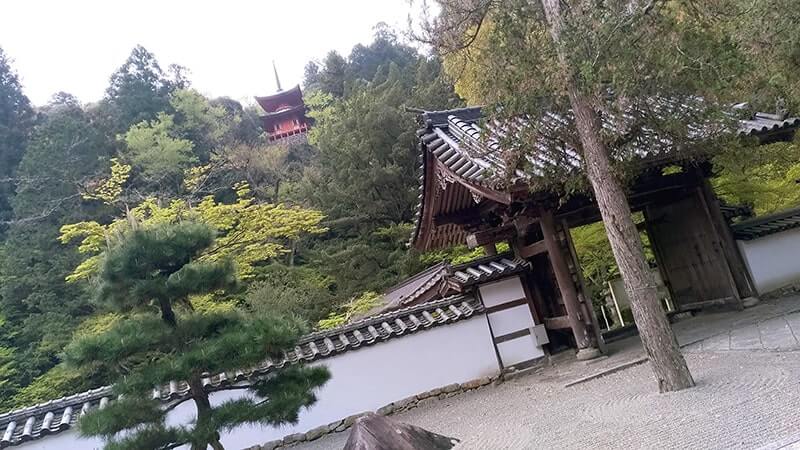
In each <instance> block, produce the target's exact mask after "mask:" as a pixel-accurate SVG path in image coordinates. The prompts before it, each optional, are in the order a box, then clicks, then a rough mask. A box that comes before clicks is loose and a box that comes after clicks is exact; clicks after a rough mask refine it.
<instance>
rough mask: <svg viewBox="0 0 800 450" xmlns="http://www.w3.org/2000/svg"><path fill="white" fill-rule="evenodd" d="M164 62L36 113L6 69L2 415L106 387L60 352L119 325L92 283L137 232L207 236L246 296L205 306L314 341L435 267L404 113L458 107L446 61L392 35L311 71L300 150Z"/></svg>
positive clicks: (123, 73) (1, 191)
mask: <svg viewBox="0 0 800 450" xmlns="http://www.w3.org/2000/svg"><path fill="white" fill-rule="evenodd" d="M162 63H163V61H158V60H157V58H156V56H155V55H153V54H151V53H150V52H148V51H147V50H146V49H144V48H142V47H137V48H135V49H133V51H132V52H131V54H130V57H129V58H128V60H127V61H125V62H124V63H123V64H122V65H121V66H120V68H119V69H118V70H117V71H116V72H115V73H113V74H111V77H110V83H109V86H108V87H107V89H106V93H105V96H104V98H103V99H102V100H101V101H99V102H97V103H94V104H82V103H80V102H79V101H78V99H76V98H74V97H72V96H70V95H69V94H67V93H61V94H58V95H56V96H54V97H53V99H52V100H51V101H50V103H49V104H47V105H46V106H43V107H40V108H34V107H33V106H32V105H31V104H30V102H29V101H28V100H27V98H26V97H25V94H24V90H23V86H21V85H20V83H19V80H18V78H17V77H16V75H15V72H14V70H13V67H11V66H12V64H11V62H10V57H9V56H6V55H4V54H2V53H0V90H2V92H0V160H1V161H2V164H0V220H2V222H1V223H2V225H0V243H1V244H2V247H0V248H2V259H0V380H2V381H0V410H5V409H8V408H12V407H18V406H23V405H26V404H31V403H35V402H38V401H43V400H47V399H51V398H55V397H58V396H61V395H65V394H69V393H73V392H78V391H81V390H84V389H87V388H90V387H93V386H98V385H102V384H104V383H105V382H106V381H105V375H104V374H103V373H99V372H92V371H91V370H88V371H86V372H85V373H78V372H76V371H71V370H66V369H65V367H64V366H63V365H61V364H60V361H61V356H60V353H61V352H62V350H63V348H64V346H65V345H66V344H67V343H69V342H70V340H71V339H72V338H73V336H74V335H76V334H78V335H85V334H92V333H98V332H100V331H103V330H105V329H107V328H108V327H109V326H110V325H111V324H113V323H115V322H116V321H118V320H124V317H123V316H121V315H120V314H116V313H109V312H107V311H105V310H103V309H102V308H101V307H99V306H97V303H96V302H94V301H93V297H94V292H95V290H94V289H93V286H91V284H90V281H89V280H90V279H91V275H92V274H93V273H95V271H96V269H97V262H98V261H97V255H98V254H99V253H100V252H101V251H102V250H103V249H104V248H105V245H106V244H105V242H106V241H107V240H108V239H109V238H110V237H113V236H115V235H116V234H118V233H121V232H122V231H123V230H124V229H127V228H130V227H135V226H139V225H141V224H149V223H161V222H174V221H180V220H183V219H191V220H199V221H202V222H205V223H208V224H210V225H211V226H212V227H213V228H214V229H215V230H216V231H217V234H218V236H219V238H218V241H217V243H216V245H215V247H214V248H213V249H211V250H210V251H207V252H206V254H205V255H204V256H203V257H204V258H208V259H216V258H222V257H226V258H230V259H233V260H234V261H235V262H236V264H237V268H238V271H239V276H240V278H241V279H243V280H244V283H243V286H242V288H241V289H240V290H239V291H238V293H236V294H235V295H229V296H225V297H220V296H217V295H209V296H206V297H205V298H202V299H197V300H196V301H193V303H194V304H195V305H198V304H199V305H203V306H202V307H203V308H209V309H218V308H252V309H255V310H261V311H263V310H269V311H280V312H288V313H292V314H296V315H299V316H300V317H302V318H303V319H305V320H306V321H307V322H309V323H311V324H314V323H317V322H318V321H319V320H321V319H324V318H326V317H328V316H329V315H331V314H333V316H332V319H333V322H332V323H338V322H337V321H341V320H342V318H343V317H344V316H345V315H346V312H347V310H346V309H347V308H346V307H345V308H344V309H340V307H341V306H342V305H344V304H345V303H348V302H350V301H351V300H353V299H358V297H361V300H362V303H363V301H364V299H366V301H367V302H368V303H369V302H370V301H371V300H370V299H372V300H374V299H375V298H376V296H375V295H374V294H369V293H368V292H369V291H379V290H380V289H382V288H385V287H387V286H389V285H391V284H393V283H394V282H396V281H397V280H398V279H400V278H401V277H403V276H405V275H407V274H409V273H413V272H414V271H416V270H418V269H419V268H421V267H423V266H424V264H425V262H424V261H421V259H420V257H419V255H414V254H411V253H409V252H408V251H407V250H406V246H405V244H406V241H407V239H408V236H409V232H410V224H409V222H410V220H411V218H412V215H413V212H414V211H413V208H414V206H415V202H416V184H417V178H416V177H417V174H416V165H417V162H416V160H417V154H416V150H415V137H414V130H415V127H416V125H415V122H414V120H415V118H414V115H413V114H411V113H408V112H406V111H405V109H404V108H405V107H406V106H413V107H422V108H431V109H443V108H451V107H456V106H459V105H461V104H462V103H461V101H460V100H459V98H458V96H457V95H456V94H455V93H454V91H453V89H452V87H451V85H450V84H449V83H447V82H446V81H445V80H444V78H443V76H442V69H441V64H440V62H439V61H438V60H437V59H435V58H430V57H426V56H423V55H421V54H420V53H418V51H417V50H416V49H415V48H412V47H410V46H408V45H406V44H404V43H401V42H399V41H398V39H397V38H396V36H395V35H394V34H393V33H392V32H391V31H390V30H388V29H386V28H382V27H379V28H378V32H377V33H376V35H375V39H374V42H372V43H371V44H370V45H366V46H365V45H357V46H356V47H354V48H353V50H352V52H351V54H350V55H348V56H346V57H345V56H342V55H339V54H338V53H336V52H331V53H330V54H328V55H327V56H326V57H325V59H324V60H323V61H322V62H321V63H320V64H315V63H309V65H308V66H307V68H306V78H305V80H303V85H304V94H305V97H306V103H307V104H308V105H309V108H310V113H309V114H310V115H311V116H312V117H313V118H314V119H315V121H316V125H315V127H314V129H313V131H312V132H311V134H310V136H309V144H295V145H269V144H268V142H267V141H266V139H265V136H264V135H263V134H262V132H261V128H260V126H259V119H258V113H259V111H258V110H257V109H256V107H252V106H243V105H241V104H240V103H238V102H236V101H234V100H231V99H228V98H214V99H211V98H206V97H205V96H203V95H202V94H200V93H199V92H197V91H195V90H193V89H192V87H191V80H190V79H188V78H187V77H186V76H185V75H184V70H183V69H182V68H180V67H179V66H169V67H168V68H166V69H165V68H163V67H164V66H162ZM264 85H265V89H268V86H270V85H271V83H270V82H269V80H265V81H264ZM253 94H257V93H253ZM364 293H367V294H366V295H362V294H364ZM195 307H197V306H195ZM329 323H331V322H329Z"/></svg>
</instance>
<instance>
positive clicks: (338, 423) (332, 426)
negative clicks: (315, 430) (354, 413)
mask: <svg viewBox="0 0 800 450" xmlns="http://www.w3.org/2000/svg"><path fill="white" fill-rule="evenodd" d="M342 425H344V420H338V421H336V422H332V423H329V424H328V432H329V433H331V432H333V431H336V429H337V428H339V427H340V426H342Z"/></svg>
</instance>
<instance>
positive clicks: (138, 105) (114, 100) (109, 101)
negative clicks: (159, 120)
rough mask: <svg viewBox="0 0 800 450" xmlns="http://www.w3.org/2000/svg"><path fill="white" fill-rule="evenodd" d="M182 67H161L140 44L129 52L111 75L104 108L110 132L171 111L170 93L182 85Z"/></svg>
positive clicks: (184, 82)
mask: <svg viewBox="0 0 800 450" xmlns="http://www.w3.org/2000/svg"><path fill="white" fill-rule="evenodd" d="M186 84H187V81H186V80H185V79H184V78H183V74H182V68H180V67H178V66H170V68H169V71H168V72H165V71H164V70H162V69H161V66H160V65H159V64H158V61H157V60H156V58H155V56H154V55H153V54H152V53H150V52H149V51H147V49H145V48H144V47H142V46H136V48H134V49H133V51H131V54H130V56H129V57H128V59H127V60H126V61H125V63H124V64H123V65H122V66H121V67H120V68H119V69H117V71H116V72H114V73H113V74H112V75H111V80H110V84H109V86H108V89H106V98H105V103H104V105H103V106H104V107H105V108H107V109H108V110H109V111H108V112H109V113H110V114H109V115H110V128H111V130H112V135H113V134H115V133H120V132H124V131H125V130H127V129H128V128H129V127H130V126H131V125H134V124H138V123H141V122H145V121H151V120H155V119H156V116H157V115H158V114H159V113H163V112H166V113H171V112H172V111H171V108H170V104H169V98H170V94H172V92H173V91H175V90H177V89H181V88H184V87H185V86H186Z"/></svg>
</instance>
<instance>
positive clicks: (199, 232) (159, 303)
mask: <svg viewBox="0 0 800 450" xmlns="http://www.w3.org/2000/svg"><path fill="white" fill-rule="evenodd" d="M134 228H135V227H134ZM213 242H214V234H213V232H212V230H210V229H209V228H208V227H207V226H205V225H202V224H197V223H178V224H164V225H160V226H157V227H151V228H145V229H134V230H133V231H131V232H130V233H129V234H128V235H126V236H125V237H124V238H123V239H121V240H120V242H119V243H117V244H114V245H112V246H111V247H110V248H109V250H107V251H106V253H105V255H104V260H103V265H102V268H101V272H100V274H99V276H98V279H97V280H96V282H97V292H98V300H99V302H100V303H103V304H106V305H108V306H111V307H112V308H114V309H115V310H117V311H123V312H126V313H127V314H128V318H127V319H126V320H123V321H120V322H118V323H117V324H116V325H115V326H113V327H112V328H111V329H109V330H108V331H106V332H105V333H102V334H99V335H94V336H89V337H86V338H83V339H80V340H77V341H74V342H73V343H71V344H70V345H69V346H68V347H67V349H66V352H65V353H66V358H65V359H66V361H67V362H68V363H70V364H73V365H78V366H101V367H104V368H108V369H112V370H114V371H115V373H116V374H117V375H118V378H117V380H116V383H115V384H114V389H115V391H116V393H117V394H120V395H122V397H121V398H120V399H118V400H117V401H115V402H112V403H111V404H110V405H109V406H107V407H106V408H104V409H102V410H95V411H92V412H90V413H88V414H86V415H85V416H83V417H82V419H81V421H80V431H81V433H83V434H84V435H88V436H101V437H103V438H105V439H106V440H107V445H106V448H109V449H131V450H134V449H143V448H147V449H169V448H174V447H177V446H180V445H184V444H189V445H190V446H191V448H192V449H205V448H207V447H208V446H209V445H210V446H211V447H212V448H214V449H215V450H216V449H222V448H223V446H222V443H221V442H220V435H219V432H220V431H222V430H228V429H232V428H234V427H236V426H237V425H240V424H244V423H260V424H269V425H278V424H283V423H287V422H295V421H296V420H297V418H298V413H299V410H300V408H302V407H308V406H310V405H311V404H313V403H314V402H315V401H316V397H315V396H314V393H313V390H314V389H315V388H317V387H319V386H321V385H322V384H324V383H325V382H326V381H327V380H328V378H329V374H328V371H327V370H326V369H325V368H319V367H313V368H312V367H303V366H291V367H287V368H283V369H280V370H277V371H273V372H271V373H269V374H268V375H267V376H264V377H261V378H258V379H252V380H251V381H249V382H248V384H247V385H246V386H239V385H228V386H225V387H222V388H218V389H243V390H249V391H250V392H251V393H253V394H255V396H256V398H253V397H243V398H240V399H236V400H229V401H226V402H224V403H222V404H220V405H217V406H212V405H211V403H210V401H209V389H208V388H206V387H204V383H203V379H204V378H205V377H208V376H209V375H213V374H219V373H222V372H227V371H234V370H238V369H242V370H245V369H247V368H250V367H254V366H256V365H258V364H259V363H260V362H262V361H264V360H265V359H266V358H270V357H271V358H277V357H280V356H281V355H282V353H283V352H284V351H285V350H288V349H290V348H292V347H293V346H294V345H295V342H296V341H297V339H298V338H299V337H300V335H301V333H302V332H303V327H302V325H301V324H300V323H298V322H297V321H295V320H290V319H282V318H277V317H267V316H252V315H247V314H244V313H243V312H241V311H235V310H233V311H230V310H228V311H225V310H222V311H212V312H199V311H194V310H193V308H192V303H191V296H192V295H198V294H206V293H211V292H215V291H219V290H230V289H231V288H233V287H234V286H235V285H236V277H235V275H234V270H233V266H232V264H231V263H230V262H227V261H206V260H204V259H201V258H199V256H200V255H201V253H202V252H203V251H204V250H206V249H208V248H209V247H210V246H211V245H212V244H213ZM178 380H183V381H184V382H186V384H187V385H188V392H187V393H186V395H185V396H183V397H180V398H178V399H176V400H173V401H171V402H170V403H169V404H167V405H165V404H163V403H162V402H161V400H158V399H153V398H152V390H153V388H154V387H157V386H162V385H164V384H166V383H169V382H170V381H178ZM186 401H193V402H194V404H195V407H196V410H197V416H196V420H195V421H194V422H193V423H191V424H184V425H180V426H169V425H167V424H166V422H165V420H166V415H167V413H168V411H169V410H171V409H172V408H174V407H176V406H177V405H178V404H180V403H183V402H186Z"/></svg>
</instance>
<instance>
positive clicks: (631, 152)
mask: <svg viewBox="0 0 800 450" xmlns="http://www.w3.org/2000/svg"><path fill="white" fill-rule="evenodd" d="M698 101H700V102H702V100H698ZM661 103H664V108H666V109H667V110H669V111H672V110H676V111H678V112H681V111H683V110H687V109H691V107H690V106H687V105H682V104H677V106H675V105H673V103H676V102H668V101H662V102H661ZM745 106H746V105H744V104H743V105H738V106H737V107H736V108H735V109H742V108H744V107H745ZM670 108H671V109H670ZM421 119H422V120H421V121H422V123H423V125H424V128H423V129H421V130H419V131H418V133H417V135H418V137H419V149H420V157H421V160H422V166H421V167H420V169H421V172H422V173H421V176H420V193H419V203H418V205H417V214H416V215H415V218H414V230H413V231H412V234H411V243H414V242H416V241H417V239H419V236H420V227H421V226H422V223H423V221H429V220H431V217H432V216H431V214H432V213H430V212H429V213H424V208H425V203H426V202H425V196H426V195H429V194H430V193H426V192H425V189H424V186H425V185H426V181H425V176H426V174H428V173H435V172H434V171H433V170H432V168H427V169H428V170H426V167H425V164H426V161H427V158H426V154H429V155H431V156H432V157H433V158H434V161H436V162H438V164H439V166H440V167H441V168H444V170H446V171H447V172H448V173H447V174H446V175H445V176H446V177H447V178H448V179H458V180H459V181H460V182H461V183H462V184H463V185H464V186H466V188H467V189H470V190H473V192H474V193H475V194H476V195H478V196H480V195H482V193H481V192H478V188H479V187H485V188H489V189H491V190H495V191H499V192H500V191H508V190H509V189H514V188H516V187H518V186H519V185H523V184H531V182H532V181H535V180H536V178H537V177H541V176H543V175H544V174H554V173H561V174H572V173H574V172H575V171H578V170H580V167H581V157H580V155H579V154H578V153H577V152H576V151H575V150H574V149H572V148H571V147H569V146H568V145H566V144H564V143H563V142H562V141H563V139H560V138H559V137H558V136H559V132H561V133H563V130H564V127H565V124H566V123H568V122H569V121H570V118H569V117H562V116H559V115H556V114H545V115H544V116H543V117H542V118H541V119H540V120H539V121H538V122H537V123H536V124H530V123H527V122H525V121H524V120H520V121H517V122H514V123H512V124H511V125H509V126H500V125H498V124H496V123H494V124H491V123H490V125H491V126H490V127H488V128H487V129H484V128H486V127H484V128H482V127H481V126H479V125H478V121H479V120H480V119H481V109H480V108H477V107H473V108H463V109H454V110H447V111H431V112H425V113H422V115H421ZM612 122H613V121H608V123H604V127H606V128H608V127H615V126H616V124H615V123H612ZM796 128H800V117H792V118H786V117H784V116H783V115H778V114H767V113H755V114H754V115H753V116H752V117H751V118H750V119H747V120H739V121H738V128H737V129H736V133H737V134H739V135H742V136H757V137H759V138H762V139H766V140H769V138H770V137H771V136H774V135H775V134H776V133H777V134H780V133H788V132H792V131H793V130H795V129H796ZM533 129H535V130H537V133H539V134H541V136H539V137H538V138H531V139H532V142H533V145H534V147H535V148H536V149H540V150H542V151H533V152H528V153H526V154H525V155H524V158H523V161H522V165H519V166H517V167H516V168H514V170H513V173H509V172H510V171H509V168H508V167H507V159H506V157H505V156H506V155H505V154H504V153H505V152H504V149H503V148H502V147H501V145H500V143H499V141H498V139H499V136H501V135H503V134H507V133H515V132H517V131H521V130H533ZM559 130H560V131H559ZM703 133H704V132H703V131H702V130H700V131H696V132H695V134H696V135H697V136H702V135H703ZM550 134H552V135H553V136H548V135H550ZM641 134H642V135H643V136H644V137H642V138H641V139H640V140H641V142H639V141H636V140H634V141H633V142H631V143H630V144H628V147H627V149H626V150H625V151H623V152H621V153H620V154H618V155H616V157H618V158H622V159H625V158H629V159H632V160H637V161H639V160H640V161H641V163H642V164H645V165H648V167H649V166H650V165H651V164H655V165H657V166H658V167H662V166H664V165H668V164H674V163H675V161H676V160H681V159H684V158H685V157H686V155H680V154H673V153H674V152H672V151H671V148H672V144H671V143H670V141H669V140H666V139H659V138H658V136H657V135H656V134H655V133H654V132H652V130H650V131H648V130H644V131H642V133H641ZM653 142H655V143H658V145H652V144H653ZM435 176H439V175H438V174H437V175H435ZM429 185H430V186H431V187H432V188H433V189H437V187H436V185H435V183H429ZM424 214H427V216H431V217H427V216H426V215H424ZM430 232H431V230H427V231H426V233H430Z"/></svg>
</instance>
